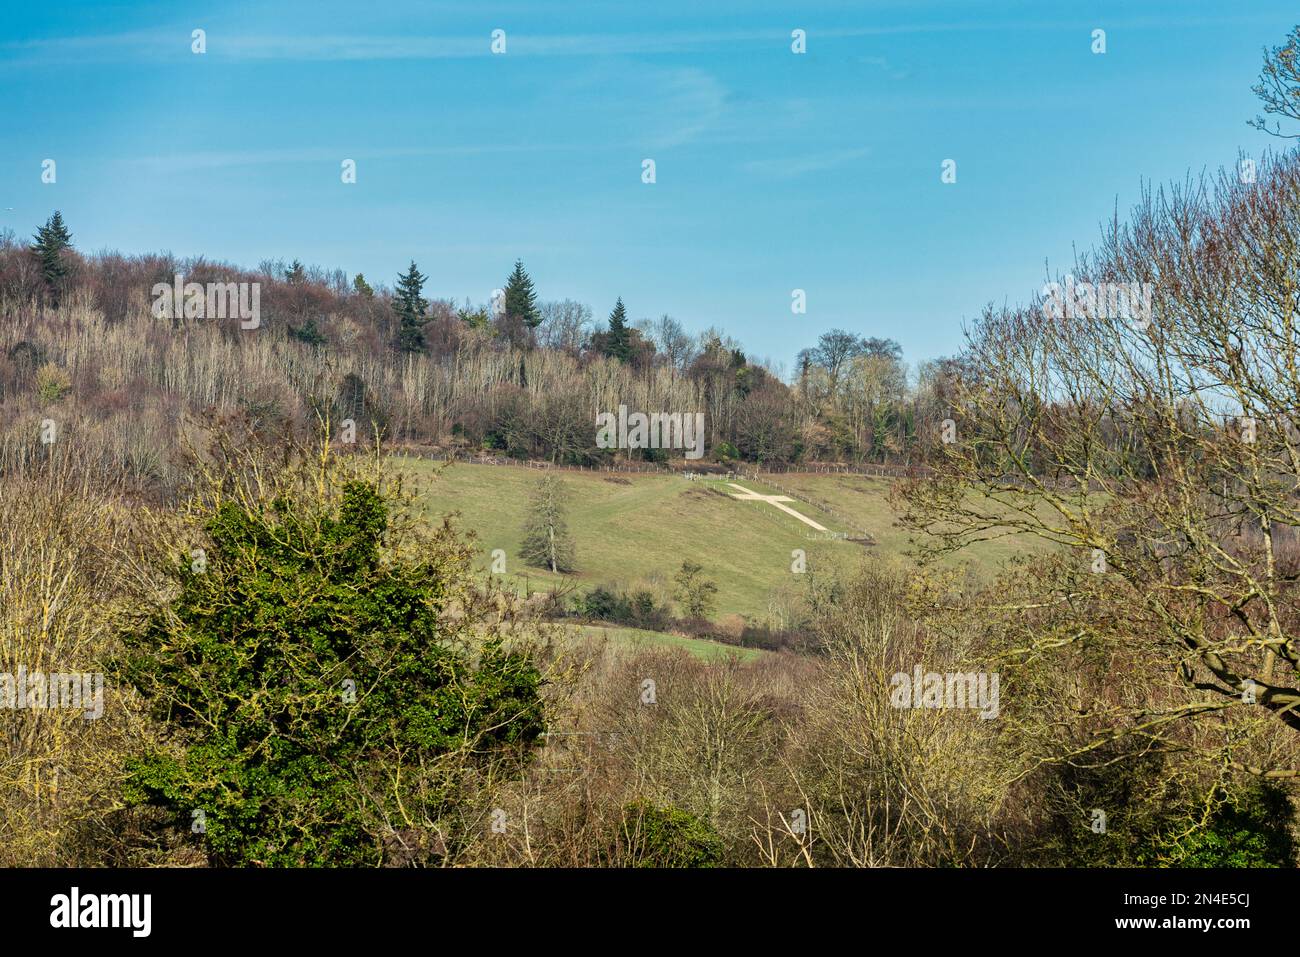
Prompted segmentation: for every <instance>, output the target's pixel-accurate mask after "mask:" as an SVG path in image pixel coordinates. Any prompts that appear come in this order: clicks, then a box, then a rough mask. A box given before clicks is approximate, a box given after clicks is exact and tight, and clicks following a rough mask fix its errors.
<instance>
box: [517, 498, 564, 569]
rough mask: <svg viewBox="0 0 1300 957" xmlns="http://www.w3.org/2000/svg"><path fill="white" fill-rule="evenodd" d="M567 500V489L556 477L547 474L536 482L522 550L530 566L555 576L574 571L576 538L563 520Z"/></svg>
mask: <svg viewBox="0 0 1300 957" xmlns="http://www.w3.org/2000/svg"><path fill="white" fill-rule="evenodd" d="M567 498H568V490H567V489H566V488H565V487H564V483H563V482H561V481H560V479H559V478H557V477H556V476H554V475H548V476H546V477H545V478H544V479H542V480H541V481H540V482H538V483H537V488H536V489H534V491H533V501H532V504H531V505H530V506H529V510H528V520H527V522H526V523H525V525H524V541H523V545H521V546H520V549H519V554H520V555H521V556H522V557H523V559H524V561H526V562H528V564H530V565H536V566H539V567H542V568H549V569H550V570H551V571H552V572H556V573H559V572H571V571H573V570H574V568H575V565H574V557H573V555H574V548H573V539H572V538H570V537H569V528H568V525H567V523H566V522H565V517H564V512H565V501H566V500H567Z"/></svg>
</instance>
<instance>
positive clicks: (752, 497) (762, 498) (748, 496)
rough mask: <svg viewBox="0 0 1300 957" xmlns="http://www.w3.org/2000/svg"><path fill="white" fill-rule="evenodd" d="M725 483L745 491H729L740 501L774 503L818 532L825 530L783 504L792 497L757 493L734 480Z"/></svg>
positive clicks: (791, 500)
mask: <svg viewBox="0 0 1300 957" xmlns="http://www.w3.org/2000/svg"><path fill="white" fill-rule="evenodd" d="M727 484H728V485H730V486H731V487H732V488H738V489H740V490H741V491H742V492H744V493H745V494H744V495H737V494H736V493H735V492H732V493H731V497H732V498H738V499H740V500H741V501H742V502H767V504H768V505H775V506H776V507H777V508H779V509H780V510H781V511H783V512H785V513H786V514H787V515H793V516H794V517H795V518H797V519H799V521H801V522H803V523H804V524H805V525H811V526H812V527H813V528H815V529H817V531H819V532H824V531H826V528H825V526H822V525H818V524H817V523H816V522H814V521H813V520H812V519H811V518H809V517H808V516H807V515H800V514H799V513H798V512H796V511H795V510H794V509H792V508H791V507H790V506H789V505H786V504H785V503H786V502H793V501H794V499H792V498H791V497H790V496H788V495H759V494H758V493H757V492H751V491H750V490H749V489H747V488H745V486H743V485H737V484H736V483H735V482H728V483H727Z"/></svg>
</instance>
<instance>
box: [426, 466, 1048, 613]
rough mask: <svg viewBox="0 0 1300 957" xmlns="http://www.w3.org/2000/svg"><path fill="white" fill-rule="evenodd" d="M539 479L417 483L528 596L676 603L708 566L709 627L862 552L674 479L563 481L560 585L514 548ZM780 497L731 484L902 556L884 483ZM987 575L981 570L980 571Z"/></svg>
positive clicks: (991, 548)
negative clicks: (713, 605)
mask: <svg viewBox="0 0 1300 957" xmlns="http://www.w3.org/2000/svg"><path fill="white" fill-rule="evenodd" d="M407 467H408V468H410V469H411V470H412V471H413V472H414V473H415V474H416V475H417V477H420V478H429V477H430V476H431V475H432V473H433V471H434V465H433V463H430V462H427V461H422V460H416V459H412V460H409V461H408V462H407ZM542 474H543V473H542V472H541V471H540V470H538V469H530V468H525V467H522V466H501V465H472V464H464V463H457V464H455V465H452V466H450V467H449V468H446V469H445V470H443V471H442V473H441V475H440V476H439V477H437V478H436V479H432V480H431V481H428V482H425V483H423V485H424V495H423V498H422V501H423V502H424V503H425V506H426V508H427V510H428V513H429V516H430V518H431V519H437V518H439V517H440V516H442V515H443V514H445V513H450V512H459V513H460V515H461V524H462V526H463V527H464V528H466V529H467V530H471V531H473V532H475V533H476V535H477V537H478V543H479V546H480V549H481V554H482V561H481V567H482V568H483V569H484V570H487V568H488V567H489V565H490V562H491V558H490V556H491V553H492V550H493V549H497V548H500V549H503V550H504V551H505V553H506V556H507V557H506V570H507V574H508V577H509V578H510V579H511V580H513V581H514V582H515V584H516V585H517V586H518V587H519V588H520V590H521V591H522V590H524V589H525V588H527V589H529V590H531V591H537V590H540V589H549V588H550V587H551V585H552V584H553V583H555V582H556V581H560V580H563V581H567V582H570V583H577V585H578V587H580V588H584V589H585V588H587V587H590V586H592V585H596V584H611V585H617V586H620V587H648V588H650V589H652V590H654V591H656V592H657V593H658V594H659V595H660V596H661V597H662V598H667V597H669V596H670V595H671V593H672V589H673V584H672V576H673V574H674V572H675V571H676V570H677V569H678V568H679V567H680V566H681V563H682V561H683V560H684V559H688V558H689V559H691V560H693V561H696V562H698V563H699V564H701V565H702V566H704V570H705V572H704V573H705V575H706V576H707V577H709V578H711V579H713V580H714V581H715V582H717V585H718V595H717V599H718V600H717V609H716V613H715V617H717V616H722V615H728V614H742V615H749V616H754V617H758V616H762V615H763V613H764V611H765V608H766V604H767V600H768V596H769V594H770V592H771V591H772V590H773V589H774V588H779V587H783V586H784V587H789V588H794V587H798V585H799V578H800V576H798V575H795V574H794V573H792V571H791V562H792V557H791V552H792V550H794V549H803V550H804V551H805V552H806V553H807V561H808V567H809V568H810V569H812V570H814V571H815V570H816V569H817V568H818V567H839V568H849V567H852V566H853V565H855V564H856V563H857V562H858V561H860V560H861V558H862V557H863V555H864V554H865V553H866V549H865V548H864V546H863V545H861V544H858V543H856V542H852V541H846V540H844V539H836V538H829V539H828V538H827V537H826V536H824V535H822V534H821V533H818V532H815V531H814V530H813V529H811V528H810V527H808V526H807V525H804V524H802V523H801V522H799V521H798V520H797V519H795V518H794V517H792V516H789V515H786V514H784V513H783V512H781V511H779V510H778V509H776V508H774V507H773V506H772V505H769V504H767V503H765V502H744V501H737V500H736V499H733V498H731V497H730V494H729V493H731V492H733V491H734V490H733V489H731V488H730V487H728V486H727V484H726V483H725V482H721V481H716V480H711V479H699V480H696V481H687V480H685V479H682V478H679V477H677V476H671V475H621V474H617V473H584V472H561V473H559V474H560V475H561V477H562V478H563V480H564V483H565V485H566V486H568V488H569V490H570V492H571V499H570V503H569V512H568V515H569V530H570V533H571V534H572V537H573V540H574V543H575V546H576V551H577V566H578V571H577V572H576V573H574V574H571V575H565V576H555V575H551V574H550V573H549V572H547V571H544V570H542V569H537V568H530V567H527V566H525V565H524V563H523V561H522V560H521V559H520V558H519V553H518V549H519V542H520V539H521V537H522V531H521V530H522V528H523V524H524V519H525V516H526V514H527V510H528V502H529V498H530V496H531V492H532V489H533V486H534V485H536V483H537V481H538V480H539V479H540V478H541V476H542ZM774 481H778V482H779V483H780V485H781V486H782V488H781V489H778V488H775V487H773V486H772V485H769V484H767V483H765V482H753V481H750V480H748V479H741V480H738V482H739V484H741V485H743V486H745V487H746V488H748V489H751V490H753V491H756V492H760V493H762V494H765V495H766V494H784V492H785V491H788V492H789V493H790V494H792V495H794V496H795V497H797V498H798V499H799V500H798V501H796V502H792V503H789V504H790V505H791V507H793V508H795V509H796V510H798V511H799V512H801V513H803V514H804V515H807V516H808V517H809V518H811V519H813V520H814V521H816V522H818V523H819V524H821V525H823V526H825V527H826V528H827V529H829V530H830V531H831V532H833V533H840V532H844V533H856V532H857V530H859V529H861V530H865V531H866V532H868V533H870V534H871V535H872V536H873V537H874V539H875V540H876V542H877V543H878V544H877V545H876V546H875V548H876V549H878V550H879V551H882V552H885V553H888V554H899V553H901V552H902V551H903V549H904V548H905V547H906V544H907V539H906V535H905V533H904V532H902V531H901V530H900V529H897V528H894V527H893V521H894V513H893V511H892V509H891V508H890V506H889V504H888V502H887V501H886V493H887V491H888V487H889V486H888V483H887V482H886V481H884V480H878V479H870V478H860V477H857V476H834V475H825V476H824V475H815V476H781V477H779V479H775V480H774ZM1024 547H1026V546H1025V545H1024V544H1023V543H1021V544H1017V543H1014V542H1009V541H1003V542H998V543H993V544H989V545H985V546H982V547H981V550H980V551H979V552H977V553H975V554H974V555H973V556H972V557H973V558H975V559H976V560H977V561H978V562H979V563H982V564H985V565H986V566H987V565H988V563H995V562H998V561H1000V560H1002V559H1004V558H1006V557H1009V556H1010V555H1012V554H1014V553H1016V552H1017V551H1019V550H1021V549H1022V548H1024ZM986 570H987V568H986Z"/></svg>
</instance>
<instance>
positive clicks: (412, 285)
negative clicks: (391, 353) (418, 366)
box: [393, 260, 429, 352]
mask: <svg viewBox="0 0 1300 957" xmlns="http://www.w3.org/2000/svg"><path fill="white" fill-rule="evenodd" d="M428 278H429V277H428V276H422V275H420V270H419V269H418V268H417V267H416V265H415V260H411V268H410V269H408V270H407V271H406V273H405V274H404V275H401V276H398V277H397V292H396V294H395V295H394V297H393V311H394V312H396V313H397V321H398V327H397V348H398V349H400V350H401V351H403V352H423V351H424V321H425V319H424V312H425V310H426V309H428V308H429V303H428V300H426V299H424V298H423V297H421V295H420V293H421V292H422V291H423V290H424V281H425V280H426V279H428Z"/></svg>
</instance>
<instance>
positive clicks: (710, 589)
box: [673, 559, 718, 620]
mask: <svg viewBox="0 0 1300 957" xmlns="http://www.w3.org/2000/svg"><path fill="white" fill-rule="evenodd" d="M703 572H704V566H703V565H699V564H697V563H696V562H693V561H691V560H690V559H687V560H686V561H684V562H682V567H681V568H680V569H678V571H677V574H676V575H674V576H673V581H675V582H676V583H677V590H676V591H675V592H674V593H673V597H674V598H676V599H677V600H678V601H679V602H681V603H682V607H683V608H684V609H686V616H687V617H688V618H696V619H700V620H706V619H707V618H708V617H709V615H710V614H712V612H713V600H714V596H715V595H716V594H717V593H718V586H717V584H716V583H715V582H712V581H710V580H709V579H707V578H705V577H704V575H703Z"/></svg>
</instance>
